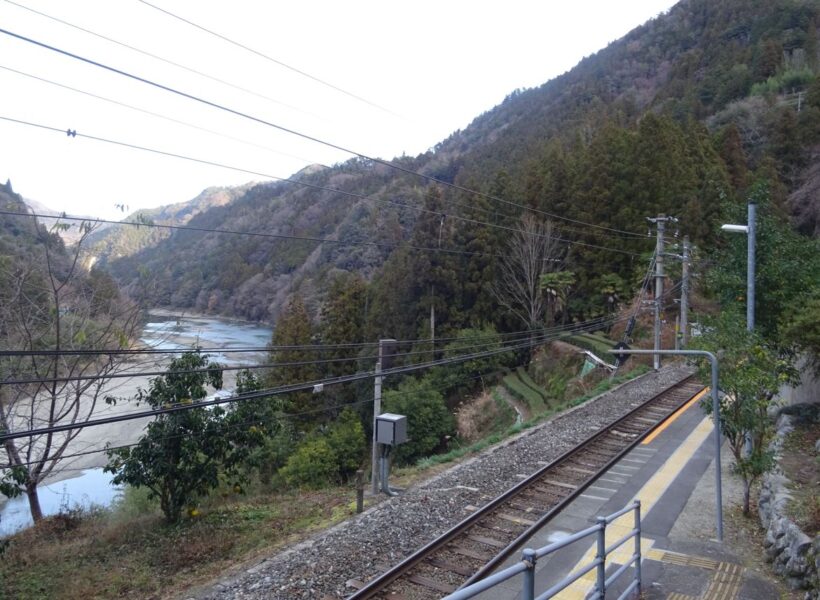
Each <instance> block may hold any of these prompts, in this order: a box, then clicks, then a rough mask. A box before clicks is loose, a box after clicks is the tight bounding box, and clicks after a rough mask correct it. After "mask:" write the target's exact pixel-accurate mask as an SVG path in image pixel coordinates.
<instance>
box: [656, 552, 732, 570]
mask: <svg viewBox="0 0 820 600" xmlns="http://www.w3.org/2000/svg"><path fill="white" fill-rule="evenodd" d="M645 557H646V558H649V559H651V560H658V561H662V562H665V563H671V564H673V565H681V566H684V567H700V568H701V569H710V570H712V571H716V570H717V569H718V567H720V565H721V564H725V563H719V562H718V561H716V560H712V559H711V558H703V557H701V556H689V555H688V554H680V553H678V552H670V551H669V550H650V551H649V552H646V553H645Z"/></svg>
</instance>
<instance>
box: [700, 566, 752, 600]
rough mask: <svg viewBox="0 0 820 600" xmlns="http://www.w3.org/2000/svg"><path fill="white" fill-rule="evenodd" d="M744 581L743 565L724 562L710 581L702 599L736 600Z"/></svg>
mask: <svg viewBox="0 0 820 600" xmlns="http://www.w3.org/2000/svg"><path fill="white" fill-rule="evenodd" d="M742 583H743V567H741V566H740V565H733V564H731V563H725V562H722V563H720V566H719V567H718V569H717V571H716V572H715V576H714V577H712V581H710V582H709V587H708V588H707V589H706V592H705V593H704V594H703V596H702V600H735V598H737V596H738V594H739V593H740V585H741V584H742Z"/></svg>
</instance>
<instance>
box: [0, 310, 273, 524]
mask: <svg viewBox="0 0 820 600" xmlns="http://www.w3.org/2000/svg"><path fill="white" fill-rule="evenodd" d="M270 339H271V329H270V328H269V327H266V326H264V325H260V324H258V323H248V322H245V321H237V320H230V319H223V318H219V317H206V316H189V315H177V314H173V313H169V312H166V311H152V312H150V313H149V318H148V322H147V323H146V324H145V327H144V329H143V332H142V336H141V338H140V341H141V343H142V344H144V345H145V346H148V347H153V348H157V349H160V350H179V351H184V350H186V349H189V348H191V347H193V346H197V347H200V348H219V349H220V350H229V349H233V348H264V347H265V346H266V345H267V344H268V343H269V342H270ZM209 357H210V360H213V361H217V362H219V363H221V364H223V365H224V366H237V365H241V364H254V363H260V362H262V361H263V360H264V358H265V353H264V352H258V353H245V352H243V353H225V352H220V351H214V352H209ZM170 360H171V357H170V356H164V355H163V358H162V359H161V360H151V362H150V363H145V362H143V363H135V364H134V365H133V368H134V370H143V371H144V370H151V371H161V370H162V369H163V367H164V366H165V365H167V364H168V362H169V361H170ZM235 379H236V372H235V371H225V373H224V387H223V392H220V394H225V393H227V391H229V390H231V389H232V388H233V385H234V381H235ZM147 387H148V378H146V377H131V378H126V379H121V380H118V381H117V383H116V385H112V388H111V391H112V393H113V394H114V395H116V396H118V397H120V398H123V399H124V401H122V402H118V404H117V406H116V407H109V406H106V405H104V404H103V405H102V406H101V407H100V408H99V409H98V411H97V412H95V414H98V413H99V415H100V416H103V413H108V414H111V413H115V412H118V411H123V412H127V411H131V410H135V408H136V407H135V406H134V404H133V403H132V402H131V403H129V402H128V400H127V399H128V398H132V397H133V395H134V394H135V393H136V390H137V388H147ZM142 408H143V409H145V408H146V407H145V405H142ZM146 423H147V420H141V421H123V422H122V423H115V424H111V425H104V426H99V427H89V428H87V429H85V430H83V431H82V432H81V434H80V435H79V436H78V437H77V438H76V439H75V440H74V442H73V443H72V446H71V447H69V449H68V452H67V453H76V452H79V451H83V452H85V451H88V450H89V449H90V450H95V449H99V448H104V447H105V445H106V443H109V442H110V443H111V444H112V445H120V444H129V443H133V442H135V441H136V440H137V439H139V437H140V435H141V432H142V429H143V428H144V427H145V424H146ZM106 461H107V458H106V456H105V454H104V453H102V452H98V453H93V454H87V455H84V456H81V457H77V458H75V459H69V460H67V461H66V464H64V465H62V467H63V471H62V474H61V475H58V476H57V477H55V478H53V480H51V481H46V484H45V485H41V486H40V503H41V506H42V509H43V512H44V514H46V515H52V514H56V513H58V512H59V511H60V510H61V509H63V510H64V509H66V508H74V507H76V506H82V507H88V506H91V505H98V506H109V505H110V504H111V503H112V502H113V501H114V500H115V498H116V497H117V495H118V494H119V490H118V489H117V488H116V487H115V486H112V485H111V475H110V474H108V473H103V471H102V466H103V465H105V463H106ZM2 499H3V497H2V496H0V537H2V536H6V535H9V534H10V533H14V532H15V531H19V530H20V529H23V528H25V527H29V526H30V525H31V523H32V521H31V515H30V514H29V508H28V501H27V500H26V498H25V496H22V497H17V498H13V499H11V500H8V501H7V502H5V504H3V503H2Z"/></svg>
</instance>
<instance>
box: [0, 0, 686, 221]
mask: <svg viewBox="0 0 820 600" xmlns="http://www.w3.org/2000/svg"><path fill="white" fill-rule="evenodd" d="M151 2H152V4H154V5H156V6H159V7H161V8H163V9H165V10H167V11H170V12H173V13H175V14H177V15H179V16H182V17H185V18H187V19H189V20H191V21H194V22H196V23H198V24H199V25H202V26H203V27H206V28H208V29H211V30H213V31H215V32H218V33H220V34H222V35H224V36H225V37H228V38H230V39H232V40H234V41H237V42H240V43H242V44H244V45H246V46H249V47H251V48H253V49H255V50H257V51H259V52H260V53H262V54H265V55H267V56H268V57H270V58H272V59H275V60H276V61H279V62H281V63H285V64H286V65H289V66H291V67H294V68H296V69H299V70H301V71H303V72H304V73H307V74H310V75H311V76H313V77H316V78H318V79H320V80H322V81H324V82H326V83H328V84H331V85H333V86H336V87H338V88H341V89H342V90H344V91H345V92H348V93H349V94H352V95H355V96H357V97H358V98H361V100H360V99H356V98H354V97H352V96H351V95H348V94H346V93H343V92H340V91H337V90H335V89H333V88H331V87H329V86H328V85H325V84H323V83H320V82H317V81H315V80H312V79H310V78H308V77H305V76H304V75H300V74H298V73H296V72H294V71H292V70H289V69H288V68H286V67H284V66H282V65H280V64H275V63H274V62H271V61H270V60H267V59H265V58H262V57H260V56H257V55H254V54H252V53H250V52H248V51H246V50H243V49H240V48H238V47H236V46H233V45H231V44H230V43H228V42H225V41H223V40H220V39H218V38H216V37H213V36H212V35H209V34H208V33H205V32H203V31H201V30H197V29H195V28H193V27H191V26H190V25H187V24H185V23H183V22H181V21H179V20H176V19H174V18H173V17H171V16H169V15H167V14H163V13H162V12H159V11H158V10H156V9H155V8H152V7H150V6H147V5H146V4H143V3H141V2H140V1H139V0H14V1H13V2H12V1H10V0H0V28H2V29H5V30H8V31H10V32H13V33H15V34H19V35H22V36H25V37H28V38H32V39H34V40H37V41H38V42H43V43H45V44H48V45H51V46H54V47H57V48H59V49H61V50H66V51H69V52H71V53H74V54H77V55H80V56H83V57H86V58H90V59H93V60H96V61H98V62H101V63H104V64H106V65H109V66H112V67H116V68H118V69H120V70H123V71H127V72H130V73H133V74H135V75H138V76H140V77H143V78H146V79H151V80H153V81H156V82H158V83H161V84H164V85H167V86H171V87H174V88H177V89H179V90H181V91H184V92H186V93H189V94H192V95H196V96H200V97H202V98H205V99H207V100H209V101H213V102H216V103H220V104H223V105H225V106H228V107H230V108H232V109H235V110H238V111H241V112H244V113H248V114H250V115H253V116H255V117H258V118H260V119H263V120H265V121H269V122H271V123H275V124H277V125H281V126H284V127H287V128H289V129H292V130H296V131H299V132H302V133H305V134H307V135H310V136H314V137H317V138H321V139H322V140H326V141H329V142H332V143H334V144H336V145H340V146H344V147H347V148H350V149H353V150H355V151H358V152H360V153H363V154H368V155H371V156H378V157H381V158H392V157H394V156H397V155H401V154H403V153H406V154H408V155H415V154H418V153H420V152H423V151H425V150H426V149H427V148H429V147H431V146H433V145H435V144H436V143H437V142H439V141H441V140H442V139H444V138H446V137H447V136H448V135H449V134H450V133H452V132H453V131H455V130H457V129H461V128H464V127H465V126H467V125H468V124H469V123H470V121H471V120H472V119H473V118H474V117H476V116H477V115H479V114H480V113H482V112H485V111H487V110H489V109H491V108H492V107H493V106H495V105H497V104H498V103H500V102H501V101H502V100H503V99H504V97H505V96H506V95H507V94H509V93H510V92H511V91H512V90H514V89H516V88H529V87H534V86H537V85H540V84H542V83H544V82H546V81H548V80H549V79H551V78H553V77H555V76H557V75H560V74H561V73H563V72H565V71H567V70H568V69H570V68H572V66H573V65H575V64H576V63H577V62H578V61H579V60H580V59H581V58H583V57H584V56H587V55H589V54H591V53H593V52H595V51H597V50H599V49H601V48H603V47H604V46H606V45H607V44H608V43H609V42H611V41H614V40H616V39H618V38H619V37H621V36H623V35H624V34H626V33H627V32H628V31H630V30H631V29H633V28H634V27H637V26H638V25H640V24H642V23H644V22H645V21H647V20H648V19H650V18H653V17H655V16H657V15H658V14H660V13H662V12H665V11H667V10H668V9H669V8H670V7H671V6H672V5H673V4H674V2H672V1H671V0H634V1H630V2H613V1H612V0H579V1H575V2H556V1H552V0H541V1H540V2H535V1H533V0H504V1H503V2H502V1H500V0H496V1H495V2H483V1H478V2H476V1H473V2H466V1H449V2H448V1H442V0H438V1H435V2H434V1H432V0H417V1H416V2H410V3H408V2H401V3H399V2H390V1H387V0H372V1H371V0H367V1H361V0H354V1H352V2H339V1H338V0H335V1H330V0H328V1H316V0H299V1H298V2H296V1H290V2H272V1H267V2H263V1H260V0H231V1H230V2H227V1H224V0H223V1H221V2H217V1H216V0H196V1H195V0H185V1H183V0H151ZM21 6H25V7H27V8H28V9H33V10H36V11H39V12H41V13H45V14H47V15H49V16H51V17H54V18H57V19H61V20H63V21H66V22H68V23H71V24H72V25H75V26H78V27H81V28H83V29H86V30H89V31H91V32H94V33H96V34H99V35H101V36H105V37H108V38H111V39H113V40H116V41H117V42H121V43H122V44H127V45H130V46H133V47H135V48H138V49H140V50H143V51H144V52H147V53H150V54H153V55H155V56H157V57H161V58H162V59H165V60H167V61H172V62H175V63H178V64H180V65H184V66H185V67H188V68H190V69H192V70H195V71H199V72H200V73H202V74H205V75H207V76H209V77H211V78H213V79H209V78H208V77H204V76H202V75H198V74H195V73H193V72H191V71H186V70H183V69H181V68H179V67H176V66H173V65H171V64H169V63H167V62H163V61H162V60H158V59H157V58H152V57H150V56H147V55H146V54H140V53H139V52H135V51H134V50H130V49H127V48H124V47H122V46H118V45H117V44H115V43H112V42H110V41H106V40H103V39H101V38H99V37H95V36H94V35H92V34H90V33H88V32H84V31H80V30H78V29H75V28H72V27H70V26H68V25H66V24H64V23H59V22H56V21H54V20H51V19H49V18H47V17H45V16H42V15H39V14H35V13H33V12H31V11H30V10H26V9H25V8H21ZM10 69H11V70H10ZM12 70H13V71H12ZM14 71H18V72H14ZM19 72H22V73H25V74H26V75H22V74H20V73H19ZM31 76H34V77H38V78H41V79H46V80H49V81H52V82H55V83H58V84H60V85H62V86H69V87H71V88H75V89H77V90H82V91H83V92H86V94H83V93H79V92H77V91H72V90H69V89H65V88H61V87H57V86H55V85H53V84H52V83H46V82H44V81H41V80H37V79H33V78H32V77H31ZM215 79H219V80H223V81H224V82H227V83H228V84H230V85H232V86H235V87H230V86H228V85H225V84H224V83H220V82H218V81H216V80H215ZM239 88H243V89H239ZM87 94H94V95H96V96H100V97H104V98H107V99H109V100H113V101H115V102H118V103H122V104H128V105H131V106H133V107H137V108H139V109H140V110H142V111H148V112H151V113H156V114H157V115H162V116H163V117H166V118H165V119H163V118H160V117H158V116H154V115H149V114H146V113H145V112H139V111H137V110H134V109H133V108H127V107H125V106H122V105H118V104H115V103H113V102H109V101H106V100H102V99H99V98H95V97H92V96H89V95H87ZM0 117H5V118H12V119H18V120H23V121H29V122H32V123H38V124H42V125H46V126H49V127H55V128H57V129H59V130H60V131H61V132H62V131H65V130H66V129H72V130H76V131H77V132H78V134H85V135H91V136H97V137H101V138H107V139H111V140H116V141H119V142H125V143H129V144H134V145H139V146H144V147H149V148H154V149H157V150H161V151H164V152H170V153H175V154H181V155H186V156H191V157H194V158H198V159H202V160H207V161H212V162H218V163H224V164H227V165H231V166H234V167H239V168H242V169H245V170H249V171H254V172H258V173H264V174H268V175H272V176H279V177H287V176H289V175H291V174H292V173H294V172H295V171H298V170H299V169H301V168H302V167H304V166H306V165H308V164H311V163H323V164H334V163H337V162H341V161H344V160H346V159H348V158H350V155H349V154H345V153H343V152H340V151H338V150H333V149H330V148H327V147H325V146H322V145H320V144H316V143H313V142H308V141H306V140H304V139H300V138H298V137H295V136H293V135H290V134H287V133H284V132H282V131H278V130H276V129H274V128H271V127H268V126H265V125H261V124H259V123H252V122H250V121H248V120H246V119H242V118H239V117H237V116H234V115H229V114H226V113H224V112H220V111H218V110H216V109H214V108H211V107H208V106H203V105H201V104H197V103H196V102H193V101H191V100H188V99H185V98H180V97H178V96H174V95H172V94H170V93H168V92H166V91H162V90H158V89H155V88H152V87H150V86H147V85H145V84H144V83H139V82H136V81H133V80H129V79H127V78H125V77H122V76H120V75H116V74H113V73H110V72H106V71H104V70H102V69H100V68H98V67H94V66H90V65H87V64H84V63H82V62H80V61H78V60H76V59H72V58H68V57H65V56H61V55H59V54H57V53H55V52H52V51H49V50H46V49H43V48H39V47H36V46H34V45H32V44H30V43H27V42H23V41H20V40H17V39H14V38H12V37H10V36H8V35H6V34H0ZM177 121H179V122H177ZM180 122H184V123H186V124H182V123H180ZM204 130H210V131H204ZM211 131H212V132H214V133H212V132H211ZM0 178H1V179H2V181H5V180H6V178H10V179H11V181H12V183H13V185H14V188H15V190H16V191H17V192H19V193H21V194H23V195H24V196H25V197H27V198H31V199H34V200H37V201H39V202H42V203H44V204H46V205H48V206H50V207H51V208H54V209H56V210H64V211H66V212H68V213H70V214H83V215H91V216H96V217H101V218H122V217H123V216H124V215H123V214H122V213H121V212H120V211H119V210H118V209H117V208H116V205H118V204H119V205H127V206H128V210H129V212H130V211H133V210H136V209H137V208H144V207H153V206H158V205H160V204H169V203H173V202H181V201H184V200H189V199H191V198H193V197H194V196H196V195H197V194H198V193H199V192H200V191H201V190H202V189H204V188H206V187H209V186H213V185H236V184H241V183H245V182H247V181H253V180H256V181H258V180H263V179H265V178H264V177H262V176H260V175H250V174H248V173H242V172H237V171H232V170H230V169H225V168H221V167H214V166H205V165H197V164H193V163H190V162H186V161H184V160H180V159H178V158H172V157H167V156H157V155H152V154H149V153H147V152H144V151H139V150H134V149H129V148H123V147H117V146H113V145H110V144H106V143H101V142H96V141H92V140H89V139H85V138H82V137H80V136H78V137H69V136H67V135H66V134H65V133H59V132H53V131H46V130H39V129H36V128H34V127H31V126H24V125H20V124H16V123H11V122H8V121H4V120H0Z"/></svg>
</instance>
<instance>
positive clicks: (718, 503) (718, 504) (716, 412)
mask: <svg viewBox="0 0 820 600" xmlns="http://www.w3.org/2000/svg"><path fill="white" fill-rule="evenodd" d="M610 352H611V353H612V354H616V355H617V354H654V353H655V351H654V350H621V349H618V350H614V349H613V350H610ZM658 353H659V354H666V355H668V356H703V357H706V358H708V359H709V362H710V363H711V364H712V419H713V420H714V422H715V434H714V438H715V513H716V520H717V539H718V541H719V542H722V541H723V489H722V481H723V479H722V477H721V474H720V471H721V468H720V445H721V433H720V397H719V396H718V381H719V380H718V375H719V374H718V360H717V357H716V356H715V355H714V354H712V353H711V352H707V351H706V350H658Z"/></svg>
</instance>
